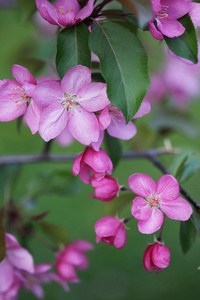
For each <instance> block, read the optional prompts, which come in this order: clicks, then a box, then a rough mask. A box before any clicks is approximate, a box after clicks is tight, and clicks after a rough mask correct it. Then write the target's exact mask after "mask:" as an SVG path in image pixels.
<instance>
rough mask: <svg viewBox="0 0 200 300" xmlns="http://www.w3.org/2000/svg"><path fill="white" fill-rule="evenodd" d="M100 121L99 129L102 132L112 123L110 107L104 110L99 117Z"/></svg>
mask: <svg viewBox="0 0 200 300" xmlns="http://www.w3.org/2000/svg"><path fill="white" fill-rule="evenodd" d="M97 118H98V121H99V129H100V130H105V129H106V128H107V127H108V126H109V124H110V122H111V117H110V114H109V106H107V107H106V108H104V109H103V110H102V112H101V113H100V115H97Z"/></svg>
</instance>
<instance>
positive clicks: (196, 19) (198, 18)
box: [186, 0, 200, 28]
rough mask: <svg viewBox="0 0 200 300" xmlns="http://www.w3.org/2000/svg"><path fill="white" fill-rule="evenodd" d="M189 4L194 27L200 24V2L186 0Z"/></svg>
mask: <svg viewBox="0 0 200 300" xmlns="http://www.w3.org/2000/svg"><path fill="white" fill-rule="evenodd" d="M186 1H187V2H188V5H189V15H190V18H191V19H192V22H193V24H194V27H195V28H196V27H199V26H200V3H196V2H192V0H186Z"/></svg>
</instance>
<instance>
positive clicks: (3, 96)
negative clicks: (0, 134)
mask: <svg viewBox="0 0 200 300" xmlns="http://www.w3.org/2000/svg"><path fill="white" fill-rule="evenodd" d="M12 74H13V76H14V77H15V79H16V81H15V80H12V79H4V80H3V81H2V82H1V84H0V121H1V122H8V121H12V120H14V119H17V118H18V117H20V116H22V115H24V120H25V122H26V123H27V125H28V126H29V128H30V129H31V132H32V133H33V134H34V133H36V132H37V131H38V127H39V119H40V114H41V109H40V108H39V107H38V106H37V105H36V104H35V102H34V101H33V99H32V98H31V95H32V92H33V90H34V88H35V86H36V80H35V78H34V77H33V76H32V75H31V73H30V72H29V71H28V70H27V69H26V68H24V67H22V66H19V65H13V67H12ZM27 104H29V105H28V107H27Z"/></svg>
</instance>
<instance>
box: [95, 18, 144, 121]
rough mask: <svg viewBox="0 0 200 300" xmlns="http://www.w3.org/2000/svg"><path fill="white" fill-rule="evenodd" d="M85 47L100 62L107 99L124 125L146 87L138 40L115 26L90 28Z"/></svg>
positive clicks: (99, 25)
mask: <svg viewBox="0 0 200 300" xmlns="http://www.w3.org/2000/svg"><path fill="white" fill-rule="evenodd" d="M89 46H90V49H91V51H93V52H94V53H95V54H96V55H97V56H98V57H99V59H100V71H101V73H102V75H103V77H104V78H105V80H106V83H107V93H108V98H109V100H110V101H111V103H112V104H114V105H115V106H116V107H118V108H119V109H120V110H121V111H122V113H123V114H124V116H125V119H126V122H127V123H128V122H129V121H130V120H131V119H132V117H133V116H134V115H135V114H136V112H137V111H138V109H139V107H140V105H141V102H142V100H143V98H144V96H145V94H146V93H147V91H148V88H149V75H148V66H147V56H146V53H145V51H144V49H143V46H142V44H141V43H140V41H139V40H138V38H137V37H136V36H135V35H134V34H133V33H132V32H130V31H129V30H128V29H127V28H124V27H123V26H121V25H119V24H116V23H109V22H106V23H102V24H99V23H98V25H96V26H93V27H92V32H91V34H90V38H89Z"/></svg>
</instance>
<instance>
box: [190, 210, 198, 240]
mask: <svg viewBox="0 0 200 300" xmlns="http://www.w3.org/2000/svg"><path fill="white" fill-rule="evenodd" d="M190 220H191V221H192V223H193V225H194V228H195V230H196V233H197V236H198V238H199V239H200V212H198V211H197V210H196V209H193V214H192V216H191V217H190Z"/></svg>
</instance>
